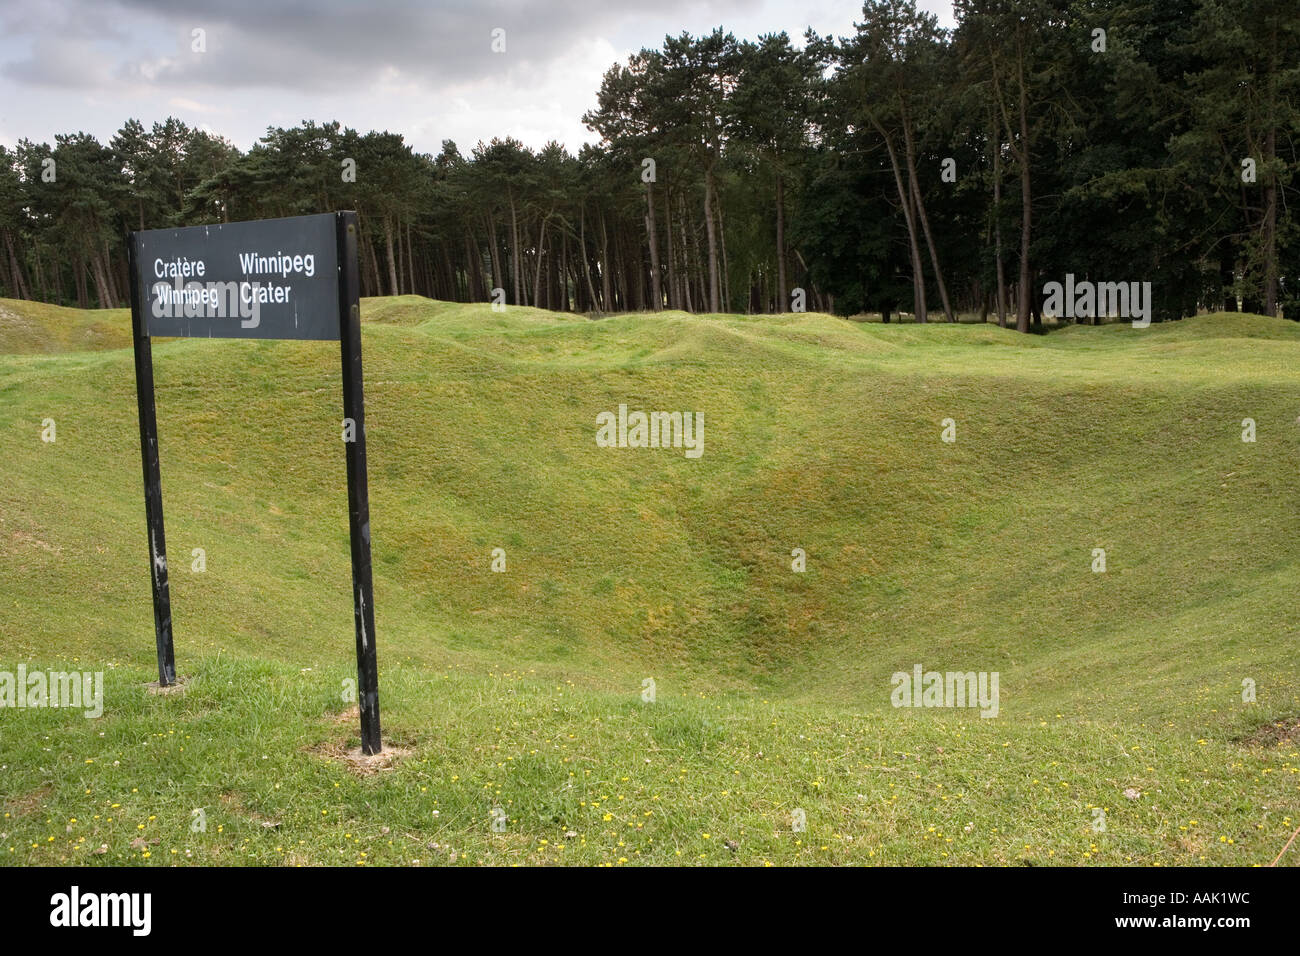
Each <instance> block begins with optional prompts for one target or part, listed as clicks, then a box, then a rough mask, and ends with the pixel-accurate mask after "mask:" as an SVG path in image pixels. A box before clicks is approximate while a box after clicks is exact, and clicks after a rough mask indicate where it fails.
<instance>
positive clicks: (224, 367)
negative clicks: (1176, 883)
mask: <svg viewBox="0 0 1300 956" xmlns="http://www.w3.org/2000/svg"><path fill="white" fill-rule="evenodd" d="M363 318H364V319H365V320H366V325H365V332H364V348H365V365H366V393H367V395H366V397H367V414H368V428H367V438H368V450H369V456H370V489H371V512H372V527H373V539H374V562H375V599H376V630H377V636H378V642H379V655H380V672H381V702H382V709H383V716H384V733H385V737H386V738H387V739H388V740H390V741H392V742H394V743H396V744H398V745H400V746H402V747H403V748H405V752H404V754H403V755H402V756H401V757H400V758H399V759H397V760H396V761H395V764H394V766H393V767H392V768H390V769H387V770H384V771H383V772H380V773H375V774H369V775H358V774H357V773H354V772H353V771H352V770H350V769H349V767H348V766H347V765H346V764H345V762H344V761H342V760H340V759H337V756H336V755H337V753H338V752H339V751H341V750H342V749H343V748H344V747H346V746H349V745H355V743H356V734H357V730H356V726H355V718H354V717H349V716H348V715H347V714H346V712H345V708H346V706H347V705H346V704H345V702H344V701H343V700H342V697H341V689H342V687H343V681H344V680H345V679H346V678H347V677H348V676H349V675H350V674H351V673H352V671H351V668H352V667H353V660H352V653H353V652H352V646H353V635H352V632H351V627H352V615H351V607H350V602H351V590H350V570H349V564H348V547H347V520H346V494H345V487H344V480H343V449H342V443H341V441H340V418H341V414H342V412H341V409H340V385H339V368H338V366H339V356H338V350H337V347H331V346H329V345H328V344H325V343H293V342H265V343H262V342H246V341H207V340H174V341H161V340H160V341H157V342H155V345H154V361H155V375H156V380H157V406H158V420H159V433H160V447H161V454H162V474H163V493H164V501H165V504H166V515H167V540H168V546H169V556H170V560H171V567H172V600H173V612H174V619H175V629H176V642H177V645H176V646H177V663H178V669H179V671H180V672H181V673H182V674H184V675H188V676H189V678H190V680H189V683H188V684H187V687H186V692H185V694H184V695H183V696H172V697H158V696H153V695H150V694H148V693H147V692H146V690H145V688H144V686H143V685H144V684H145V683H146V682H147V681H149V680H151V679H155V678H156V673H154V670H153V668H154V651H153V639H152V614H151V610H150V604H149V590H148V566H147V550H146V546H145V533H144V515H143V506H142V501H141V498H142V494H141V483H140V463H139V447H138V431H137V426H136V421H135V400H134V379H133V370H132V359H131V352H130V348H129V321H128V319H127V316H126V315H125V313H122V312H98V313H80V312H77V311H76V310H68V309H58V308H55V307H51V306H34V305H32V304H30V303H19V302H12V301H7V300H4V301H0V451H3V454H4V458H5V465H6V468H5V480H4V482H2V483H0V670H14V669H16V667H17V665H18V663H20V662H22V663H26V665H27V667H28V669H29V670H33V669H38V668H39V669H54V670H67V669H74V668H75V669H78V670H103V671H105V672H106V674H107V682H108V687H107V691H106V703H105V712H104V716H103V717H101V718H99V719H97V720H87V719H84V718H83V717H82V716H80V714H79V713H76V712H70V711H66V710H55V709H46V710H30V709H24V710H9V709H0V804H3V807H4V812H5V814H6V816H5V817H4V818H3V819H2V820H0V834H4V836H3V837H0V860H4V861H6V862H11V863H56V864H57V863H65V862H78V863H80V862H86V863H124V862H145V863H150V864H153V863H171V862H176V861H187V860H188V861H193V862H199V863H214V862H216V863H286V862H302V863H311V864H319V863H346V864H354V863H357V862H367V863H377V864H384V863H394V864H397V863H400V864H410V863H411V861H413V860H419V861H420V862H421V863H439V862H441V863H446V862H452V861H453V860H452V854H453V853H454V854H455V859H454V862H456V863H457V864H460V863H468V864H471V865H473V864H481V863H513V862H522V863H544V862H547V863H555V862H568V863H588V864H592V863H612V864H616V865H617V864H619V863H620V862H622V861H626V862H627V863H638V862H653V863H696V862H701V863H740V864H761V863H764V862H772V863H776V864H787V863H886V864H953V863H956V864H1019V863H1021V862H1024V861H1027V862H1032V863H1034V864H1036V865H1043V864H1050V863H1065V864H1095V863H1101V864H1107V863H1110V864H1129V863H1131V864H1144V865H1152V864H1160V865H1175V864H1237V865H1248V864H1254V863H1268V862H1270V861H1271V860H1272V859H1273V857H1274V856H1275V855H1276V854H1277V852H1278V850H1280V849H1281V846H1282V844H1283V843H1285V841H1286V838H1287V837H1288V836H1289V835H1290V833H1291V832H1292V831H1293V830H1294V829H1295V828H1296V826H1300V778H1298V777H1297V774H1298V773H1300V760H1298V759H1297V756H1298V755H1297V750H1300V743H1298V742H1297V739H1296V736H1295V734H1296V731H1295V729H1294V726H1293V725H1292V724H1290V723H1285V724H1284V726H1285V727H1286V728H1290V729H1289V730H1288V729H1282V730H1279V729H1277V728H1274V727H1273V725H1274V724H1276V723H1279V722H1289V721H1291V720H1293V719H1294V717H1295V716H1296V715H1297V714H1298V713H1300V667H1298V665H1297V659H1296V653H1295V648H1296V646H1297V638H1300V625H1298V624H1297V618H1296V615H1295V606H1296V603H1295V595H1296V592H1297V586H1298V585H1300V535H1298V534H1297V532H1300V506H1297V498H1296V487H1297V479H1298V478H1300V474H1298V472H1300V421H1298V420H1297V416H1298V415H1300V385H1298V383H1297V369H1300V326H1298V325H1297V324H1296V323H1292V322H1284V321H1281V320H1272V319H1267V318H1262V317H1259V316H1248V315H1237V314H1230V315H1212V316H1202V317H1198V318H1195V319H1188V320H1184V321H1182V322H1178V323H1170V324H1164V325H1155V326H1152V327H1151V328H1149V329H1146V330H1134V329H1131V328H1129V327H1127V326H1124V325H1108V326H1102V327H1097V328H1091V327H1068V328H1064V329H1061V330H1057V331H1053V332H1052V333H1050V334H1048V335H1046V336H1023V335H1017V334H1016V333H1014V332H1011V331H1006V330H1002V329H998V328H997V327H996V326H993V325H988V326H984V325H980V324H961V325H959V326H947V325H944V324H931V325H928V326H918V325H909V324H890V325H882V324H879V323H875V324H858V323H853V322H846V321H843V320H840V319H836V318H833V317H830V316H825V315H786V316H761V317H739V316H688V315H685V314H681V313H664V314H660V315H653V316H651V315H631V316H619V317H613V318H609V319H605V320H602V321H599V322H592V321H588V320H586V319H583V318H579V317H574V316H568V315H559V314H555V313H548V312H542V311H538V310H532V309H520V308H511V309H510V310H508V311H507V312H506V313H503V314H498V313H493V312H492V311H491V310H490V309H489V308H488V307H487V306H485V305H457V304H451V303H439V302H431V301H428V300H424V299H419V298H416V297H403V298H398V299H376V300H367V301H366V302H364V303H363ZM620 403H625V404H627V405H628V406H629V407H631V408H632V409H637V408H640V409H644V410H688V411H695V412H702V413H703V415H704V420H705V451H704V455H703V457H702V458H700V459H698V460H694V461H693V460H690V459H687V458H685V456H684V455H683V454H682V452H681V451H680V450H652V449H617V450H616V449H605V448H599V447H597V446H596V444H595V441H594V435H595V418H596V415H597V413H598V412H600V411H604V410H614V409H616V408H617V406H618V405H619V404H620ZM1247 417H1249V418H1253V419H1254V420H1255V421H1256V423H1257V428H1258V440H1257V441H1256V442H1255V443H1244V442H1242V441H1241V431H1242V424H1241V422H1242V419H1243V418H1247ZM47 418H52V419H54V420H55V423H56V427H57V441H56V442H54V443H53V444H49V443H44V442H42V441H41V437H40V436H41V427H42V426H41V423H42V421H43V420H44V419H47ZM946 418H952V419H954V420H955V422H956V426H957V441H956V442H955V443H951V444H949V443H944V442H942V441H940V432H941V424H940V423H941V421H942V420H943V419H946ZM498 547H500V548H504V549H505V551H506V556H507V570H506V572H505V573H504V574H497V573H492V571H491V570H490V565H491V560H492V550H493V549H494V548H498ZM1099 547H1100V548H1105V549H1106V559H1107V572H1106V573H1105V574H1094V573H1092V571H1091V564H1092V551H1093V549H1094V548H1099ZM194 548H203V549H204V550H205V552H206V560H207V570H206V571H205V572H204V573H201V574H200V573H192V572H191V570H190V561H191V558H190V555H191V550H192V549H194ZM794 548H802V549H804V550H805V551H806V552H807V571H806V572H805V573H803V574H796V573H793V572H792V570H791V550H792V549H794ZM918 663H919V664H922V665H923V666H924V667H925V668H926V669H927V670H929V669H933V670H940V671H947V670H961V671H972V670H973V671H997V672H998V673H999V674H1000V691H1001V695H1000V698H1001V699H1000V713H999V715H998V717H997V718H995V719H981V718H980V717H979V714H978V711H976V710H944V709H915V710H912V709H895V708H893V707H891V705H890V692H891V690H892V687H891V685H890V675H891V674H892V673H893V672H895V671H899V670H903V671H910V670H911V668H912V666H913V665H914V664H918ZM647 677H653V678H654V679H655V681H656V685H657V697H656V700H655V702H654V703H644V702H643V701H642V699H641V692H642V681H643V679H645V678H647ZM1246 678H1250V679H1252V680H1254V681H1255V682H1256V686H1257V694H1258V700H1257V701H1256V702H1255V703H1251V704H1245V703H1243V702H1242V700H1241V688H1242V681H1243V679H1246ZM340 714H342V715H343V716H342V717H340V716H339V715H340ZM1270 728H1272V730H1273V732H1272V733H1269V730H1270ZM1129 788H1132V789H1136V790H1138V791H1140V793H1141V796H1140V798H1138V799H1136V800H1130V799H1127V798H1126V797H1125V796H1124V791H1125V790H1126V789H1129ZM494 807H499V808H501V809H502V810H503V811H504V812H505V813H506V816H507V826H506V831H505V832H504V833H497V832H494V831H493V829H492V812H493V808H494ZM1096 807H1101V808H1105V809H1106V824H1107V825H1106V830H1105V832H1095V831H1094V829H1093V822H1094V815H1093V809H1094V808H1096ZM198 808H202V809H203V811H204V813H205V814H206V817H207V821H208V826H207V830H206V831H205V832H193V831H192V830H191V826H190V824H191V820H192V819H193V817H192V811H193V810H195V809H198ZM796 809H799V810H802V811H803V812H804V814H805V815H806V819H807V829H806V831H804V832H794V830H793V829H792V825H791V823H792V819H793V813H794V811H795V810H796ZM606 816H608V819H606ZM110 818H111V820H110ZM74 820H75V822H72V821H74ZM1193 821H1195V822H1193ZM268 824H274V825H268ZM140 827H143V828H142V829H138V828H140ZM566 834H574V835H573V836H566ZM706 834H707V836H706ZM139 839H143V840H145V843H144V844H140V843H138V842H137V843H136V845H135V846H132V842H133V841H137V840H139ZM155 840H156V841H158V842H156V843H153V842H149V841H155ZM727 841H732V842H733V843H734V844H735V847H734V849H732V848H729V846H728V845H727ZM433 844H437V846H436V847H434V846H433ZM101 846H106V847H107V849H106V850H105V852H103V853H102V854H99V853H95V852H94V850H96V849H98V848H99V847H101ZM146 854H147V856H146ZM363 854H364V855H363ZM1297 861H1300V852H1297V851H1296V849H1295V848H1294V847H1293V848H1292V850H1291V851H1290V852H1289V853H1288V854H1287V855H1286V856H1284V857H1283V862H1291V863H1294V862H1297Z"/></svg>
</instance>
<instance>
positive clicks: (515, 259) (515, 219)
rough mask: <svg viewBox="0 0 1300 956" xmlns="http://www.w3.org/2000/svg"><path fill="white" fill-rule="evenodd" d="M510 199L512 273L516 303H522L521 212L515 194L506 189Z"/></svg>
mask: <svg viewBox="0 0 1300 956" xmlns="http://www.w3.org/2000/svg"><path fill="white" fill-rule="evenodd" d="M506 195H507V196H508V197H509V199H510V245H511V252H510V273H511V277H512V280H513V285H514V293H515V305H521V304H522V303H521V302H520V298H521V297H522V295H523V287H522V285H521V283H520V275H519V272H520V263H519V214H518V211H517V210H516V209H515V196H514V193H513V192H511V191H510V190H507V191H506Z"/></svg>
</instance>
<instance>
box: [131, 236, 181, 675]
mask: <svg viewBox="0 0 1300 956" xmlns="http://www.w3.org/2000/svg"><path fill="white" fill-rule="evenodd" d="M126 248H127V260H128V272H129V273H130V282H131V332H132V338H133V339H134V342H135V396H136V405H137V407H138V409H139V413H140V459H141V463H142V465H143V467H144V516H145V521H146V523H147V524H148V526H149V566H150V569H151V580H152V582H153V630H154V639H155V641H156V643H157V645H158V684H159V685H160V686H162V687H168V686H170V685H172V684H174V683H176V652H175V649H174V648H173V647H172V600H171V593H170V592H169V590H168V587H167V540H166V538H165V537H164V535H163V506H162V475H161V473H160V472H159V469H158V419H157V417H156V415H155V412H154V401H153V349H152V348H151V346H150V341H149V323H148V320H147V319H146V317H145V314H144V301H143V299H142V298H141V291H142V290H141V289H140V277H139V272H138V270H137V268H136V266H137V262H136V259H137V256H136V237H135V234H134V233H132V234H131V235H130V236H129V237H128V238H127V244H126Z"/></svg>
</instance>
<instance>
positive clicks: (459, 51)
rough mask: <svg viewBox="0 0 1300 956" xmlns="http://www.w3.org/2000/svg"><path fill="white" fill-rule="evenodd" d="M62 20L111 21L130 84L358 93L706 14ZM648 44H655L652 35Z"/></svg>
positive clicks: (493, 1)
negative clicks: (380, 82) (615, 30)
mask: <svg viewBox="0 0 1300 956" xmlns="http://www.w3.org/2000/svg"><path fill="white" fill-rule="evenodd" d="M705 6H706V7H707V8H708V9H709V10H711V11H712V12H714V13H716V14H717V16H718V17H719V19H721V18H722V17H723V16H724V15H725V14H727V13H728V12H729V11H734V10H738V9H741V8H742V7H743V6H745V4H744V2H743V0H718V2H714V3H711V4H707V5H705ZM59 7H60V10H61V16H60V18H59V19H61V20H71V21H75V22H77V23H80V24H83V25H86V24H89V25H90V29H92V30H93V29H94V28H95V27H94V25H95V24H96V23H103V25H104V30H103V31H102V32H101V34H100V35H112V36H113V37H114V39H115V40H116V42H115V43H114V44H113V45H114V47H115V48H116V49H117V55H116V56H114V57H112V58H111V61H112V64H113V66H112V71H113V72H114V73H115V75H116V76H117V77H118V78H120V79H121V80H123V81H132V82H137V83H149V84H153V85H156V86H158V87H159V88H160V89H164V90H168V89H174V90H176V91H183V90H185V89H189V88H203V87H208V88H224V89H232V90H233V89H239V88H245V89H246V88H252V87H265V88H272V89H283V90H294V91H299V92H307V93H321V92H332V91H333V92H339V91H350V92H357V91H359V90H362V89H364V88H365V87H366V86H367V85H368V84H370V83H371V82H373V81H374V80H376V79H378V78H379V77H380V76H382V75H384V74H385V73H386V72H390V71H391V72H395V73H396V75H397V78H398V79H401V80H406V81H408V82H416V83H428V82H430V81H433V82H437V83H439V84H449V83H472V82H475V81H477V80H482V79H485V78H490V77H493V76H500V75H502V74H504V73H505V72H506V71H507V70H517V69H520V68H523V69H528V68H529V67H538V66H541V65H543V64H545V63H548V62H553V61H555V60H557V59H559V58H562V57H563V55H564V53H565V52H566V51H567V50H569V49H570V48H572V46H573V44H574V43H575V41H577V40H578V39H580V38H581V37H584V36H591V35H593V34H599V33H600V32H601V31H602V30H606V29H609V28H610V26H611V25H612V24H617V25H619V26H622V25H624V24H625V23H626V22H627V21H628V20H633V19H637V18H640V17H646V16H650V15H654V16H656V17H662V16H663V15H664V14H671V13H673V12H674V11H682V12H686V11H690V12H692V13H697V12H699V9H700V7H701V5H700V4H698V3H691V2H690V0H659V2H656V3H653V4H651V3H647V2H646V0H603V2H592V0H558V2H553V3H545V4H540V3H527V2H521V0H485V2H463V0H453V2H439V3H414V2H403V0H377V2H372V3H364V4H358V3H355V2H351V0H320V2H311V3H306V2H301V0H297V2H285V3H275V2H272V0H229V2H224V3H221V4H216V5H214V4H211V3H210V2H206V3H205V2H200V0H117V2H116V3H104V2H94V0H64V2H62V3H61V4H60V5H59ZM123 23H127V24H131V23H148V24H151V26H152V28H151V29H150V30H149V31H148V35H149V36H152V37H153V38H154V41H153V42H154V46H155V47H156V48H155V49H149V48H147V47H143V48H142V42H143V41H142V37H143V36H144V35H145V34H141V35H139V36H124V35H123V31H122V29H121V24H123ZM23 25H24V27H26V29H27V31H28V32H33V33H35V34H36V35H37V37H38V45H42V44H43V45H45V46H46V47H47V48H48V46H49V44H51V43H57V42H60V41H59V40H58V37H57V35H54V36H52V35H51V32H50V31H51V30H52V29H53V28H43V27H42V25H41V23H40V22H39V21H32V20H31V19H30V18H29V20H28V21H27V22H25V23H24V24H23ZM195 27H202V28H203V29H204V30H205V31H206V33H207V38H206V39H207V52H206V53H203V54H195V53H192V52H191V51H190V31H191V30H192V29H194V28H195ZM496 27H501V28H503V29H505V31H506V46H507V51H506V53H505V54H504V55H502V54H494V53H493V52H491V48H490V44H491V31H492V30H493V29H494V28H496ZM651 42H654V41H653V40H652V41H651ZM0 69H3V72H4V74H5V75H6V76H8V77H9V78H10V79H13V80H16V81H19V82H23V83H31V84H42V85H58V86H75V85H77V82H78V81H80V82H89V81H90V78H89V77H85V76H79V75H77V74H71V75H64V74H63V73H61V72H57V71H53V70H51V69H50V68H49V67H48V66H47V65H46V63H45V62H43V58H38V57H32V58H31V59H28V60H25V61H20V62H10V63H7V64H4V66H3V67H0Z"/></svg>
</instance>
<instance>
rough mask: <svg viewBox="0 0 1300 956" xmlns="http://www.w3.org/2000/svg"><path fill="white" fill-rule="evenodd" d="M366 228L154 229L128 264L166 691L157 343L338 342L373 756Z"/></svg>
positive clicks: (366, 726) (361, 696) (362, 704)
mask: <svg viewBox="0 0 1300 956" xmlns="http://www.w3.org/2000/svg"><path fill="white" fill-rule="evenodd" d="M357 230H358V222H357V214H356V213H355V212H339V213H327V214H326V215H323V216H299V217H298V218H295V219H268V220H264V221H261V222H236V223H226V224H224V225H220V226H190V227H188V228H185V229H154V230H152V231H150V232H136V233H132V234H131V236H130V239H129V241H128V242H127V254H128V258H129V259H130V263H131V264H130V276H131V330H132V337H133V339H134V342H135V383H136V399H137V408H138V411H139V415H140V459H141V464H142V465H143V472H144V513H145V523H146V524H147V526H148V529H149V568H150V574H151V577H152V585H153V620H154V640H155V643H156V645H157V648H158V684H159V685H160V686H162V687H167V686H170V685H172V684H175V683H176V681H177V677H176V651H175V648H174V647H173V641H172V601H171V590H170V587H169V586H168V581H167V538H166V534H165V532H164V528H163V506H162V474H161V469H160V466H159V461H158V421H157V410H156V408H155V406H154V385H153V345H152V343H151V340H150V336H153V335H175V336H195V335H197V336H203V337H211V338H256V339H333V340H334V341H336V342H338V343H339V346H340V355H341V357H342V360H343V418H344V421H345V423H347V424H350V426H351V427H350V428H348V427H345V428H344V432H343V434H344V442H345V452H344V453H345V457H346V460H347V473H348V527H349V531H350V537H351V540H352V608H353V622H354V625H355V630H356V645H357V705H358V708H359V710H360V711H361V749H362V750H363V751H365V752H366V753H368V754H375V753H379V752H380V750H382V749H383V743H382V739H381V737H380V730H379V668H378V664H377V662H376V654H375V609H374V608H375V600H374V585H373V582H372V580H371V565H370V493H369V491H368V489H367V482H366V419H365V415H366V402H365V397H364V393H363V390H362V378H361V284H360V279H359V273H358V270H357V241H358V238H359V236H358V234H357Z"/></svg>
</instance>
